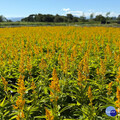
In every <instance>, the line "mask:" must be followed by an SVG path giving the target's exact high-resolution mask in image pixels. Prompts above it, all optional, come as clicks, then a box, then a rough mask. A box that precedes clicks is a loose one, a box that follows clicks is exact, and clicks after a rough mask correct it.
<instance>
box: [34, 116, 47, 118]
mask: <svg viewBox="0 0 120 120" xmlns="http://www.w3.org/2000/svg"><path fill="white" fill-rule="evenodd" d="M34 118H46V116H35V117H34Z"/></svg>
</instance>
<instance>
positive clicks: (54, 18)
mask: <svg viewBox="0 0 120 120" xmlns="http://www.w3.org/2000/svg"><path fill="white" fill-rule="evenodd" d="M109 15H110V12H107V13H106V16H103V15H102V14H100V15H96V16H94V13H91V14H90V17H89V19H87V18H86V17H85V16H84V15H82V16H80V17H76V16H73V15H72V14H67V15H66V16H61V15H58V14H56V15H51V14H31V15H29V16H28V17H25V18H23V19H21V21H22V22H93V21H99V22H101V23H102V24H105V23H108V24H109V23H110V22H113V21H114V22H117V23H119V24H120V15H119V16H118V17H109ZM3 21H7V22H11V20H7V19H6V18H5V17H4V16H2V15H1V16H0V22H3Z"/></svg>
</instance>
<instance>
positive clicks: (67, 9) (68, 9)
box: [62, 8, 70, 12]
mask: <svg viewBox="0 0 120 120" xmlns="http://www.w3.org/2000/svg"><path fill="white" fill-rule="evenodd" d="M62 10H63V11H65V12H68V11H70V8H63V9H62Z"/></svg>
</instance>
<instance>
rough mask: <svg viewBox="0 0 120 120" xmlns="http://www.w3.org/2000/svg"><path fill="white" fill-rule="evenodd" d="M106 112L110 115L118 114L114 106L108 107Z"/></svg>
mask: <svg viewBox="0 0 120 120" xmlns="http://www.w3.org/2000/svg"><path fill="white" fill-rule="evenodd" d="M105 112H106V114H107V115H108V116H116V114H117V112H116V110H115V108H114V107H112V106H109V107H107V108H106V110H105Z"/></svg>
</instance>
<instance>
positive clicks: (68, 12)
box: [62, 8, 119, 17]
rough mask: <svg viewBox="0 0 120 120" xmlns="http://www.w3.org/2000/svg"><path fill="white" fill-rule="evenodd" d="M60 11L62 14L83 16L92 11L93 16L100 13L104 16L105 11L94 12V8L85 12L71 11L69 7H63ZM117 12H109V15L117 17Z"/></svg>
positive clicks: (87, 15) (88, 14)
mask: <svg viewBox="0 0 120 120" xmlns="http://www.w3.org/2000/svg"><path fill="white" fill-rule="evenodd" d="M62 11H63V12H64V14H63V15H66V14H72V15H74V16H77V17H80V16H82V15H84V16H85V17H89V16H90V14H91V13H94V16H96V15H99V14H102V15H103V16H106V13H107V12H95V11H94V10H91V9H90V10H88V11H87V12H84V11H73V10H71V9H70V8H63V9H62ZM118 15H119V13H115V12H110V15H109V16H110V17H115V16H116V17H118Z"/></svg>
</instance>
